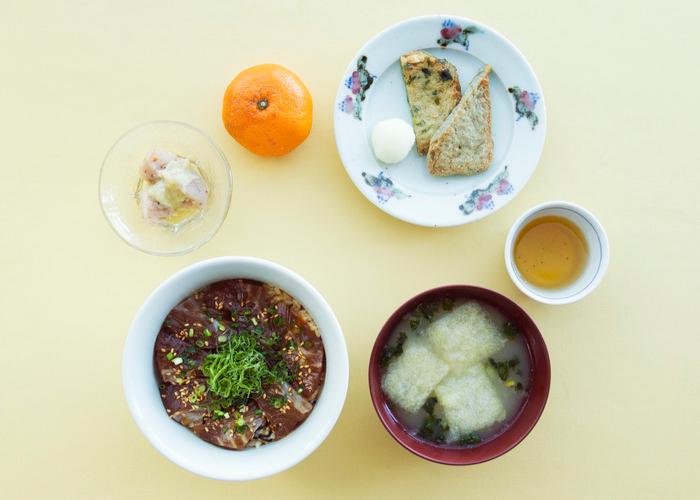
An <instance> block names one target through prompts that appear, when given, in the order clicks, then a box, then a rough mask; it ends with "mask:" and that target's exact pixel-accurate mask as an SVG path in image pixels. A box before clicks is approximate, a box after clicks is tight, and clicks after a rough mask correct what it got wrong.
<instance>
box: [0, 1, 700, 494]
mask: <svg viewBox="0 0 700 500" xmlns="http://www.w3.org/2000/svg"><path fill="white" fill-rule="evenodd" d="M692 4H693V2H686V3H680V2H674V1H668V2H634V1H624V2H609V1H586V2H571V3H569V2H561V1H550V2H544V3H540V2H535V1H523V0H520V1H497V2H496V1H483V2H464V1H444V2H440V1H438V2H425V1H423V2H419V1H416V0H406V1H403V2H400V6H397V5H396V4H394V3H393V2H392V3H389V2H381V1H378V0H369V1H364V0H356V1H352V2H350V1H347V2H342V3H340V2H322V1H313V2H312V1H301V0H298V1H289V2H272V1H270V2H254V1H209V2H204V1H202V2H193V1H179V2H172V1H160V2H143V1H131V0H129V1H127V0H122V1H118V2H106V1H85V2H75V1H70V2H45V3H39V2H36V1H16V2H13V1H8V0H0V53H1V54H2V58H1V60H0V76H1V78H0V117H1V122H0V123H1V125H0V126H1V127H2V139H1V140H0V143H1V144H2V150H1V151H2V167H0V200H2V210H1V211H0V214H1V215H0V223H1V226H0V227H1V228H2V234H3V237H2V244H1V246H0V256H1V257H2V277H1V279H0V293H1V297H2V323H1V325H2V331H1V333H0V335H2V347H0V372H1V373H2V374H3V380H4V383H3V389H2V392H1V393H2V396H0V419H1V421H0V497H3V498H8V499H15V498H28V499H29V498H32V499H34V498H61V499H63V498H70V499H83V498H89V499H98V498H128V499H139V498H185V499H195V498H241V497H240V495H246V498H267V497H275V496H282V495H284V496H285V497H286V498H324V497H337V498H419V497H426V498H428V497H434V498H439V497H454V498H498V499H502V498H552V499H560V498H635V499H636V498H691V497H695V498H697V497H696V496H695V495H697V491H698V489H697V473H698V465H699V461H698V458H697V451H698V445H699V444H700V426H699V425H698V420H699V419H700V401H699V394H700V391H699V390H698V376H697V374H698V357H699V353H700V340H699V337H700V327H699V326H698V325H699V322H698V311H699V310H700V309H699V307H698V304H700V302H699V300H700V297H699V294H698V290H699V287H698V278H699V277H700V272H699V271H700V267H699V264H698V254H699V251H698V248H697V247H698V244H700V217H699V216H698V211H697V206H698V202H697V201H696V200H697V193H698V188H699V184H700V174H699V172H700V161H699V160H700V158H699V156H698V140H697V131H698V118H699V114H698V111H699V107H698V96H697V90H698V89H697V87H698V85H697V84H698V82H699V81H700V65H698V52H697V50H698V47H699V46H700V34H699V33H700V32H699V31H698V28H697V18H698V10H697V7H691V5H692ZM432 13H450V14H455V15H462V16H465V17H471V18H473V19H477V20H480V21H482V22H484V23H486V24H488V25H490V26H492V27H494V28H495V29H496V30H498V31H500V32H501V33H503V34H505V35H506V36H507V37H509V38H510V39H511V40H512V41H513V42H514V43H515V44H516V45H517V46H518V47H519V48H520V49H521V51H522V52H523V53H524V54H525V55H526V57H527V58H528V60H529V61H530V63H531V64H532V66H533V67H534V69H535V71H536V73H537V75H538V77H539V79H540V82H541V84H542V88H543V91H544V93H545V95H546V99H547V107H548V109H547V111H548V121H549V123H548V130H547V133H548V136H547V142H546V145H545V149H544V154H543V156H542V160H541V162H540V165H539V167H538V169H537V171H536V172H535V174H534V176H533V177H532V178H531V180H530V182H529V184H528V185H527V188H526V189H525V190H524V191H523V192H522V193H520V194H519V195H518V196H517V198H516V199H515V200H514V201H513V202H511V203H510V204H509V205H508V206H507V207H505V208H504V209H502V210H500V211H498V212H496V213H494V214H493V215H491V216H489V217H488V218H486V219H484V220H482V221H480V222H477V223H474V224H470V225H468V226H463V227H457V228H451V229H440V230H434V229H427V228H421V227H415V226H412V225H409V224H406V223H403V222H400V221H398V220H395V219H393V218H391V217H390V216H388V215H386V214H384V213H383V212H381V211H380V210H378V209H377V208H376V207H375V206H373V205H372V204H370V203H369V202H368V201H367V200H366V199H365V198H364V197H363V196H362V195H361V194H360V193H359V192H358V191H357V189H356V188H355V187H354V186H353V184H352V183H351V181H350V179H349V178H348V176H347V175H346V173H345V171H344V169H343V167H342V165H341V163H340V160H339V158H338V155H337V152H336V149H335V142H334V136H333V124H332V114H333V109H334V105H335V103H334V98H335V92H336V89H337V85H338V82H339V81H340V79H341V77H343V72H344V70H345V67H346V65H347V64H348V63H349V62H350V60H351V59H352V58H353V56H354V54H355V52H356V51H357V50H358V49H359V48H360V47H361V46H362V45H363V44H364V43H365V41H367V40H368V39H369V38H370V37H372V36H373V35H375V34H376V33H377V32H378V31H380V30H382V29H383V28H385V27H387V26H389V25H391V24H393V23H395V22H398V21H400V20H402V19H405V18H409V17H412V16H416V15H423V14H432ZM263 62H276V63H280V64H283V65H285V66H288V67H289V68H291V69H293V70H294V71H295V72H297V73H298V74H299V75H300V76H301V77H302V78H303V79H304V81H305V82H306V84H307V85H308V87H309V89H310V91H311V93H312V95H313V98H314V104H315V109H314V125H313V130H312V133H311V136H310V137H309V139H308V140H307V141H306V142H305V143H304V144H303V145H302V146H301V147H300V148H298V149H297V150H296V151H295V152H294V153H293V154H290V155H289V156H287V157H284V158H280V159H262V158H258V157H255V156H254V155H252V154H250V153H248V152H247V151H245V150H243V149H242V148H241V147H239V146H238V145H237V144H236V143H235V142H234V141H233V140H232V139H231V138H230V137H229V136H228V135H227V134H226V132H225V130H224V128H223V126H222V124H221V120H220V115H219V113H220V102H221V96H222V93H223V91H224V88H225V87H226V85H227V83H228V82H229V80H230V79H231V78H232V77H233V76H234V75H236V74H237V73H238V72H239V71H240V70H242V69H243V68H246V67H248V66H251V65H254V64H258V63H263ZM155 119H173V120H181V121H185V122H188V123H192V124H193V125H195V126H197V127H200V128H201V129H203V130H204V131H205V132H206V133H208V134H209V135H210V136H212V137H213V138H214V140H215V141H216V142H217V143H218V144H219V145H220V146H221V148H222V149H223V151H224V152H225V154H226V156H227V157H228V159H229V161H230V163H231V165H232V168H233V172H234V182H235V185H234V193H233V201H232V204H231V209H230V211H229V215H228V218H227V219H226V221H225V223H224V225H223V227H222V228H221V230H220V231H219V233H218V234H217V235H216V236H215V237H214V239H213V240H212V241H211V242H210V243H208V244H207V245H206V246H204V247H203V248H201V249H199V250H197V251H195V252H193V253H191V254H189V255H185V256H181V257H174V258H157V257H151V256H148V255H146V254H142V253H140V252H138V251H136V250H133V249H131V248H129V247H128V246H127V245H125V244H124V243H123V242H122V241H120V240H119V239H118V238H117V236H116V235H115V234H114V233H113V232H112V230H111V229H110V228H109V226H108V224H107V223H106V221H105V220H104V218H103V216H102V214H101V212H100V208H99V204H98V198H97V177H98V169H99V166H100V164H101V161H102V158H103V156H104V154H105V152H106V151H107V150H108V148H109V147H110V146H111V144H112V143H113V142H114V141H115V140H116V138H117V137H118V136H119V135H120V134H121V133H122V132H124V131H125V130H127V129H129V128H131V127H132V126H134V125H135V124H137V123H140V122H143V121H146V120H155ZM552 199H565V200H571V201H573V202H576V203H580V204H581V205H583V206H585V207H587V208H588V209H590V210H591V211H592V212H593V213H595V214H596V215H597V216H598V217H599V219H600V220H601V222H602V223H603V224H604V226H605V227H606V229H607V231H608V235H609V237H610V241H611V249H612V259H611V263H610V268H609V272H608V274H607V276H606V278H605V280H604V281H603V283H602V285H601V286H600V288H599V289H598V290H597V291H596V292H595V293H594V294H593V295H591V296H589V297H587V298H586V299H584V300H583V301H581V302H579V303H577V304H573V305H569V306H563V307H551V306H545V305H541V304H538V303H535V302H533V301H532V300H529V299H528V298H526V297H525V296H524V295H523V294H521V293H520V292H519V291H518V290H517V289H516V288H515V286H514V285H513V284H512V283H511V282H510V280H509V279H508V276H507V274H506V271H505V268H504V265H503V243H504V239H505V236H506V233H507V231H508V228H509V227H510V225H511V223H512V222H513V221H514V220H515V219H516V218H517V217H518V215H520V214H521V213H522V212H523V211H524V210H526V209H527V208H529V207H531V206H532V205H534V204H537V203H540V202H543V201H547V200H552ZM219 255H253V256H258V257H263V258H267V259H271V260H273V261H276V262H279V263H281V264H283V265H285V266H288V267H290V268H291V269H293V270H295V271H297V272H298V273H300V274H301V275H303V276H304V277H305V278H307V279H308V280H309V281H310V282H311V283H313V284H314V285H315V286H316V287H317V288H318V289H319V291H320V292H321V293H322V294H324V296H325V297H326V298H327V300H328V301H329V303H330V304H331V306H332V307H333V308H334V310H335V312H336V314H337V316H338V319H339V320H340V323H341V324H342V326H343V329H344V332H345V336H346V339H347V345H348V349H349V355H350V372H351V373H350V387H349V392H348V397H347V401H346V404H345V408H344V411H343V413H342V415H341V417H340V420H339V421H338V424H337V426H336V427H335V428H334V430H333V432H332V433H331V435H330V436H329V437H328V439H327V440H326V441H325V442H324V443H323V444H322V445H321V447H320V448H319V449H318V450H317V451H316V452H315V453H314V454H312V455H311V456H310V457H309V458H308V459H307V460H305V461H304V462H302V463H301V464H299V465H298V466H296V467H294V468H293V469H291V470H289V471H287V472H284V473H282V474H279V475H277V476H275V477H272V478H268V479H264V480H260V481H256V482H253V483H242V484H238V483H224V482H216V481H211V480H207V479H203V478H200V477H196V476H194V475H192V474H190V473H188V472H186V471H184V470H181V469H179V468H178V467H177V466H175V465H174V464H172V463H170V462H169V461H168V460H166V459H165V458H163V457H162V456H161V455H159V454H158V452H157V451H155V449H153V448H152V447H151V446H150V445H149V444H148V442H147V441H146V439H145V438H144V437H143V436H142V435H141V434H140V432H139V431H138V429H137V427H136V425H135V424H134V422H133V421H132V419H131V416H130V414H129V412H128V409H127V406H126V403H125V400H124V397H123V394H122V387H121V380H120V371H121V353H122V346H123V343H124V339H125V336H126V332H127V329H128V327H129V324H130V322H131V320H132V318H133V315H134V314H135V312H136V310H137V309H138V307H139V306H140V305H141V304H142V302H143V301H144V299H145V298H146V297H147V296H148V294H149V293H150V292H151V291H152V290H153V289H154V288H155V287H156V286H157V285H158V284H159V283H160V282H161V281H162V280H164V279H165V278H167V277H168V276H170V275H171V274H172V273H173V272H175V271H176V270H178V269H180V268H182V267H184V266H186V265H188V264H191V263H193V262H196V261H199V260H202V259H206V258H209V257H213V256H219ZM452 283H465V284H476V285H482V286H486V287H489V288H492V289H494V290H496V291H498V292H500V293H503V294H505V295H507V296H509V297H511V298H513V299H514V300H515V301H516V302H518V303H519V304H521V305H522V306H523V307H524V308H525V309H526V310H527V311H528V312H529V313H530V314H531V315H532V317H533V318H534V320H535V322H536V323H537V324H538V325H539V327H540V328H541V330H542V333H543V335H544V337H545V339H546V341H547V345H548V347H549V353H550V357H551V361H552V386H551V392H550V398H549V402H548V405H547V407H546V409H545V412H544V414H543V416H542V419H541V420H540V422H539V424H538V426H537V427H536V428H535V429H534V431H533V432H532V433H531V434H530V436H529V437H528V438H527V439H526V440H525V441H524V442H523V443H522V444H521V445H520V446H518V447H517V448H516V449H514V450H513V451H512V452H510V453H508V454H507V455H505V456H503V457H501V458H499V459H498V460H494V461H492V462H489V463H486V464H482V465H478V466H473V467H462V468H459V467H456V468H452V467H447V466H440V465H435V464H432V463H429V462H425V461H423V460H420V459H418V458H416V457H414V456H413V455H411V454H410V453H408V452H407V451H405V450H404V449H403V448H401V447H400V446H399V445H398V444H396V443H395V442H394V441H393V440H392V439H391V437H390V436H389V435H388V434H387V433H386V432H385V431H384V429H383V427H382V426H381V424H380V423H379V420H378V419H377V418H376V416H375V413H374V410H373V409H372V406H371V403H370V399H369V392H368V388H367V361H368V358H369V353H370V349H371V347H372V344H373V341H374V338H375V335H376V333H377V332H378V330H379V328H380V327H381V325H382V324H383V322H384V321H385V319H386V318H387V317H388V316H389V314H390V313H391V312H392V311H393V310H394V309H395V308H396V307H397V306H398V305H399V304H400V303H402V302H403V301H404V300H405V299H407V298H408V297H410V296H412V295H413V294H415V293H417V292H420V291H422V290H424V289H426V288H429V287H433V286H436V285H443V284H452Z"/></svg>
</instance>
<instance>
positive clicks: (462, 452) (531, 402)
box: [368, 285, 551, 465]
mask: <svg viewBox="0 0 700 500" xmlns="http://www.w3.org/2000/svg"><path fill="white" fill-rule="evenodd" d="M445 295H453V296H455V295H462V296H465V297H466V298H472V299H475V300H479V301H485V302H487V303H489V304H490V305H492V306H495V307H496V308H497V309H501V308H500V307H499V306H498V304H499V303H500V304H503V305H505V306H507V307H508V308H510V309H511V310H512V311H511V312H513V311H514V312H516V313H517V314H518V318H517V319H516V318H513V317H511V316H510V315H508V317H509V319H510V320H511V321H513V320H515V321H516V322H517V323H518V326H519V329H520V330H521V332H523V334H526V335H525V343H526V346H527V348H528V353H529V355H530V361H531V366H532V368H531V370H532V377H533V380H532V387H531V391H530V393H529V394H528V397H527V398H526V400H525V401H524V402H523V404H522V406H521V407H520V409H519V410H518V413H517V415H516V416H515V417H514V418H513V420H512V421H511V422H510V424H509V425H508V426H507V427H506V428H505V429H504V430H503V431H502V432H501V433H500V434H498V435H497V436H496V437H494V438H492V439H490V440H488V441H486V442H484V443H482V444H479V445H477V446H473V447H450V446H440V445H436V444H432V443H428V442H427V441H423V440H421V439H419V438H417V437H415V436H414V435H412V434H410V433H409V432H408V431H407V430H406V429H404V428H403V426H402V425H401V424H400V423H399V422H398V421H397V420H396V418H395V417H394V416H393V415H392V413H391V410H390V409H389V407H388V403H387V397H386V395H385V394H384V391H383V390H382V388H381V368H380V367H379V361H380V359H381V353H382V351H383V349H384V346H385V345H386V341H387V339H388V338H389V337H390V336H391V333H392V332H393V330H394V328H395V326H396V324H397V323H398V322H399V321H400V320H401V318H402V317H403V316H404V315H405V314H406V313H408V312H410V311H411V310H413V309H415V307H416V306H417V305H418V304H419V303H421V302H423V301H425V300H426V299H433V298H438V297H443V296H445ZM523 326H526V328H523ZM368 381H369V389H370V396H371V399H372V406H373V407H374V410H375V412H376V413H377V416H378V417H379V420H380V422H381V423H382V425H383V426H384V428H385V429H386V431H387V432H388V433H389V435H390V436H391V437H392V438H393V439H394V440H395V441H396V442H397V443H399V444H400V445H401V446H403V447H404V448H406V449H407V450H408V451H410V452H411V453H413V454H414V455H416V456H418V457H420V458H423V459H425V460H429V461H431V462H435V463H439V464H444V465H474V464H478V463H484V462H487V461H489V460H493V459H495V458H498V457H500V456H501V455H503V454H505V453H507V452H509V451H510V450H512V449H513V448H515V447H516V446H517V445H518V444H520V443H521V442H522V441H523V440H524V439H525V438H526V437H527V436H528V434H529V433H530V432H531V431H532V429H533V428H534V427H535V425H536V424H537V422H538V421H539V419H540V416H541V415H542V412H543V411H544V408H545V406H546V403H547V399H548V396H549V389H550V383H551V365H550V360H549V354H548V351H547V346H546V343H545V341H544V338H543V337H542V334H541V332H540V331H539V328H537V325H536V324H535V323H534V321H533V320H532V318H530V316H529V315H528V314H527V312H525V310H524V309H522V308H521V307H520V306H519V305H518V304H516V303H515V302H514V301H512V300H511V299H509V298H508V297H506V296H504V295H501V294H500V293H498V292H495V291H493V290H490V289H488V288H483V287H479V286H473V285H444V286H438V287H434V288H430V289H428V290H425V291H423V292H421V293H419V294H417V295H414V296H413V297H411V298H410V299H408V300H407V301H405V302H404V303H403V304H401V305H400V306H399V307H398V308H397V309H396V310H395V311H394V312H393V313H392V314H391V316H390V317H389V319H387V320H386V322H385V323H384V325H383V326H382V328H381V330H380V331H379V334H378V335H377V338H376V339H375V342H374V346H373V348H372V353H371V355H370V359H369V369H368ZM480 450H481V453H479V451H480Z"/></svg>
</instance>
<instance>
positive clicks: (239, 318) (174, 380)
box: [154, 279, 325, 450]
mask: <svg viewBox="0 0 700 500" xmlns="http://www.w3.org/2000/svg"><path fill="white" fill-rule="evenodd" d="M154 362H155V367H156V372H157V376H158V379H159V382H160V386H159V387H160V393H161V399H162V401H163V405H164V406H165V409H166V411H167V412H168V415H169V416H170V417H171V418H172V419H173V420H175V421H177V422H179V423H180V424H181V425H183V426H185V427H187V428H189V429H190V430H192V432H194V433H195V434H196V435H197V436H199V437H200V438H202V439H204V440H205V441H207V442H209V443H212V444H215V445H217V446H221V447H224V448H230V449H236V450H238V449H244V448H250V447H257V446H260V445H263V444H266V443H268V442H271V441H276V440H278V439H281V438H283V437H285V436H286V435H288V434H289V433H290V432H292V431H293V430H294V429H295V428H296V427H298V426H299V425H300V424H301V423H302V422H303V421H304V420H305V419H306V418H307V417H308V416H309V414H310V412H311V410H312V409H313V407H314V404H315V403H316V401H317V399H318V397H319V394H320V391H321V389H322V387H323V381H324V377H325V352H324V348H323V342H322V340H321V337H320V335H319V331H318V327H317V326H316V324H315V323H314V321H313V319H312V318H311V316H310V315H309V314H308V312H307V311H306V310H305V309H304V308H303V307H302V306H301V305H300V304H299V303H298V302H297V301H296V300H295V299H294V298H293V297H291V296H290V295H289V294H287V293H286V292H284V291H283V290H281V289H279V288H277V287H275V286H272V285H269V284H266V283H261V282H259V281H253V280H243V279H231V280H225V281H219V282H217V283H213V284H211V285H208V286H206V287H205V288H203V289H201V290H198V291H197V292H195V293H193V294H192V295H190V296H189V297H187V298H186V299H185V300H183V301H182V302H181V303H179V304H178V305H177V306H175V307H174V308H173V309H172V310H171V311H170V313H169V314H168V316H167V317H166V318H165V321H164V322H163V324H162V326H161V329H160V332H159V333H158V336H157V338H156V343H155V348H154Z"/></svg>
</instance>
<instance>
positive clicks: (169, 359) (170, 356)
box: [165, 351, 175, 361]
mask: <svg viewBox="0 0 700 500" xmlns="http://www.w3.org/2000/svg"><path fill="white" fill-rule="evenodd" d="M165 357H166V358H168V361H172V360H173V358H174V357H175V354H174V353H173V352H172V351H170V352H169V353H168V354H166V355H165Z"/></svg>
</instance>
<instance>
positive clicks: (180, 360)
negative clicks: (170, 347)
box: [173, 356, 182, 366]
mask: <svg viewBox="0 0 700 500" xmlns="http://www.w3.org/2000/svg"><path fill="white" fill-rule="evenodd" d="M173 364H174V365H175V366H177V365H181V364H182V358H181V357H180V356H178V357H177V358H175V359H173Z"/></svg>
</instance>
